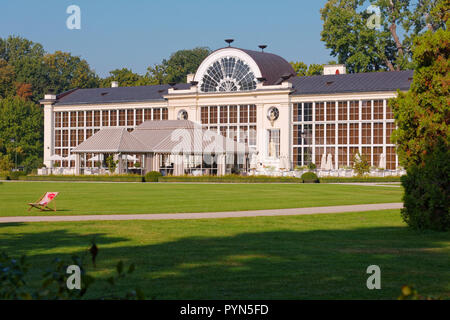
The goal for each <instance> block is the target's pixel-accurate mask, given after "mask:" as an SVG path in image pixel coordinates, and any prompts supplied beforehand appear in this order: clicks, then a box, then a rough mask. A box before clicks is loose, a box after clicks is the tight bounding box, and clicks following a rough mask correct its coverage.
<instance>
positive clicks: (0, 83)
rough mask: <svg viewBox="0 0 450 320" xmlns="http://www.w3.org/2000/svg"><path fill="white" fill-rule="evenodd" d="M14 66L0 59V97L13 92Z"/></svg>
mask: <svg viewBox="0 0 450 320" xmlns="http://www.w3.org/2000/svg"><path fill="white" fill-rule="evenodd" d="M14 78H15V73H14V68H13V67H12V66H10V65H9V64H8V63H7V62H6V60H4V59H0V99H1V98H4V97H6V96H8V95H10V94H12V93H13V92H14Z"/></svg>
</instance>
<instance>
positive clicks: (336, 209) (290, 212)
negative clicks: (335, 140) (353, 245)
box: [0, 203, 403, 223]
mask: <svg viewBox="0 0 450 320" xmlns="http://www.w3.org/2000/svg"><path fill="white" fill-rule="evenodd" d="M402 207H403V203H378V204H358V205H349V206H332V207H312V208H294V209H273V210H252V211H233V212H202V213H161V214H111V215H83V216H53V215H51V213H49V215H48V216H23V217H0V223H12V222H58V221H113V220H115V221H117V220H175V219H211V218H240V217H264V216H296V215H305V214H320V213H340V212H359V211H372V210H386V209H400V208H402Z"/></svg>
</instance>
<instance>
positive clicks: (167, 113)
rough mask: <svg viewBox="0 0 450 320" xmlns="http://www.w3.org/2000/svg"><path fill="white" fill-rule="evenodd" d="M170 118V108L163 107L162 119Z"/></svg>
mask: <svg viewBox="0 0 450 320" xmlns="http://www.w3.org/2000/svg"><path fill="white" fill-rule="evenodd" d="M167 119H169V109H167V108H162V109H161V120H167Z"/></svg>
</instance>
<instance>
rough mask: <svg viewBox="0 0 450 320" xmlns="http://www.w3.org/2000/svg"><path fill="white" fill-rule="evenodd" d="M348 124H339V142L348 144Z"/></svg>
mask: <svg viewBox="0 0 450 320" xmlns="http://www.w3.org/2000/svg"><path fill="white" fill-rule="evenodd" d="M347 143H348V142H347V124H346V123H340V124H338V144H347Z"/></svg>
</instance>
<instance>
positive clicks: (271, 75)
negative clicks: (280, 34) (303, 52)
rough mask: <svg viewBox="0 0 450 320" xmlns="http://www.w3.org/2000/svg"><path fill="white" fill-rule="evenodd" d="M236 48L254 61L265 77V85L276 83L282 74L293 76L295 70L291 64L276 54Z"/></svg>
mask: <svg viewBox="0 0 450 320" xmlns="http://www.w3.org/2000/svg"><path fill="white" fill-rule="evenodd" d="M236 49H238V50H241V51H243V52H245V53H246V54H248V55H249V56H250V57H251V58H252V59H253V60H254V61H255V62H256V64H257V65H258V67H259V70H260V71H261V74H262V76H263V77H264V78H266V81H265V82H264V84H265V85H273V84H278V83H279V82H280V81H279V80H280V79H281V78H282V77H283V76H291V77H292V76H295V70H294V68H292V66H291V64H290V63H289V62H287V61H286V60H285V59H283V58H282V57H280V56H277V55H276V54H273V53H268V52H259V51H253V50H246V49H240V48H236Z"/></svg>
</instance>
